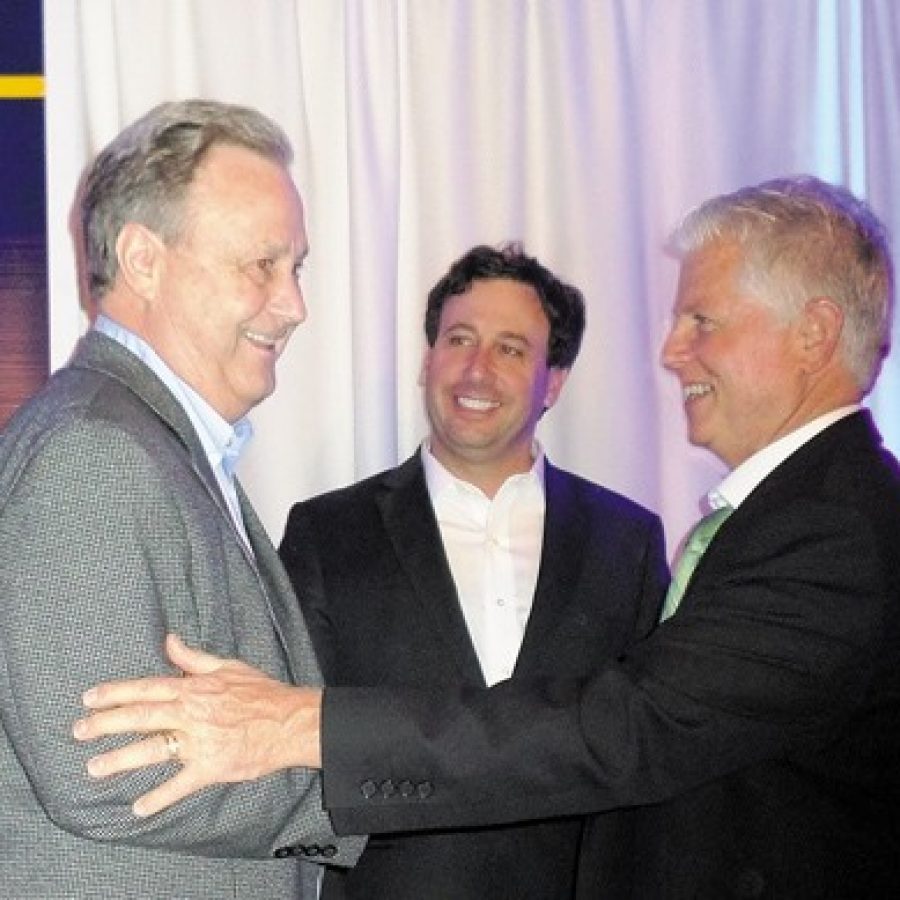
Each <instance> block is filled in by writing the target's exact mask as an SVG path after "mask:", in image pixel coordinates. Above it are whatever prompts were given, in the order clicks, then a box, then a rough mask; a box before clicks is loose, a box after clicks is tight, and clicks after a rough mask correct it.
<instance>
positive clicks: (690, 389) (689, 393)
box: [681, 383, 712, 400]
mask: <svg viewBox="0 0 900 900" xmlns="http://www.w3.org/2000/svg"><path fill="white" fill-rule="evenodd" d="M711 393H712V385H711V384H697V383H694V384H686V385H685V386H684V387H683V388H682V389H681V395H682V396H683V397H684V399H685V400H690V399H692V398H693V397H703V396H705V395H706V394H711Z"/></svg>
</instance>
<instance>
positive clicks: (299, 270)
mask: <svg viewBox="0 0 900 900" xmlns="http://www.w3.org/2000/svg"><path fill="white" fill-rule="evenodd" d="M291 274H292V275H293V276H294V281H296V282H297V283H298V284H299V283H300V276H301V275H303V263H302V262H298V263H294V267H293V269H291Z"/></svg>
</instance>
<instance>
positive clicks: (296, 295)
mask: <svg viewBox="0 0 900 900" xmlns="http://www.w3.org/2000/svg"><path fill="white" fill-rule="evenodd" d="M272 308H273V310H274V311H275V312H277V313H278V315H280V316H281V317H282V318H283V319H285V320H286V321H287V322H289V323H290V324H292V325H299V324H300V323H301V322H305V321H306V315H307V310H306V301H305V300H304V298H303V288H301V287H300V282H299V281H297V279H296V278H293V277H291V278H288V279H286V282H285V284H284V285H283V286H282V287H281V289H280V290H279V291H278V292H277V293H276V295H275V297H274V298H273V304H272Z"/></svg>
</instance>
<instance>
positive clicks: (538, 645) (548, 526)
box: [515, 462, 588, 676]
mask: <svg viewBox="0 0 900 900" xmlns="http://www.w3.org/2000/svg"><path fill="white" fill-rule="evenodd" d="M544 488H545V493H546V511H545V513H544V540H543V544H542V547H541V564H540V569H539V570H538V580H537V585H536V587H535V591H534V600H533V602H532V606H531V614H530V615H529V617H528V624H527V625H526V627H525V636H524V637H523V639H522V647H521V649H520V651H519V656H518V659H517V660H516V668H515V675H516V676H521V675H527V674H529V673H531V672H533V671H535V670H536V668H537V667H538V666H539V663H540V660H541V658H542V657H543V656H544V655H546V654H547V653H548V652H555V651H552V650H551V649H549V648H551V646H552V641H553V636H554V634H555V633H556V631H557V629H558V628H559V627H560V624H561V623H562V622H563V621H564V619H565V616H566V614H567V612H566V611H567V608H568V607H569V606H570V605H571V604H572V603H573V602H574V598H575V594H576V590H575V586H576V585H577V583H578V579H579V575H580V573H581V569H582V566H583V564H584V548H585V540H584V536H585V535H586V534H587V533H588V523H587V522H586V521H585V512H584V508H583V506H582V504H581V503H580V502H579V499H578V495H577V492H576V491H575V486H574V482H573V481H572V480H570V479H566V478H565V477H563V475H562V474H561V473H560V472H559V470H558V469H556V468H555V467H554V466H552V465H551V464H550V463H549V462H547V463H546V466H545V469H544Z"/></svg>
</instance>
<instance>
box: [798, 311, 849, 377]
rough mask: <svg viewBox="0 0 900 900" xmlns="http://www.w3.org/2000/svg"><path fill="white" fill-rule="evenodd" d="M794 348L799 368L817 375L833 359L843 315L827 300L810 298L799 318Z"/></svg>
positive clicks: (842, 325)
mask: <svg viewBox="0 0 900 900" xmlns="http://www.w3.org/2000/svg"><path fill="white" fill-rule="evenodd" d="M798 323H799V328H798V332H797V335H798V345H799V353H800V356H801V359H802V360H803V366H804V368H805V369H806V371H808V372H818V371H819V370H821V369H823V368H824V367H825V366H826V365H827V364H828V363H829V362H831V360H832V359H833V358H834V355H835V352H836V351H837V346H838V342H839V341H840V339H841V333H842V332H843V330H844V311H843V309H841V307H840V306H838V304H837V303H835V302H834V300H832V299H831V298H830V297H813V298H812V299H811V300H807V301H806V305H805V306H804V307H803V312H802V313H801V314H800V317H799V320H798Z"/></svg>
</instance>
